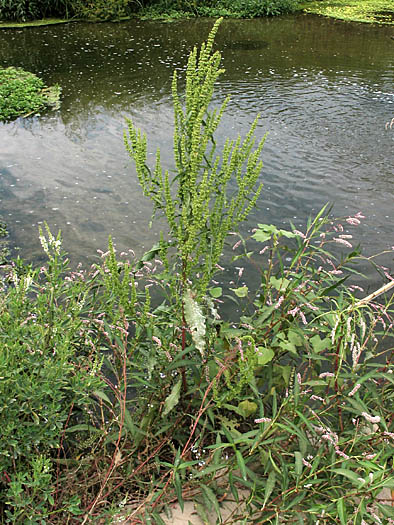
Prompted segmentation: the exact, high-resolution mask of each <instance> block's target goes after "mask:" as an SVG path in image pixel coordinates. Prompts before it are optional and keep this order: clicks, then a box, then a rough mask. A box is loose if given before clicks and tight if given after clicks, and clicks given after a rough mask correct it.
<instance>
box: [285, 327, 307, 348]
mask: <svg viewBox="0 0 394 525" xmlns="http://www.w3.org/2000/svg"><path fill="white" fill-rule="evenodd" d="M287 337H288V339H289V341H290V343H292V344H293V345H295V346H302V345H303V343H304V340H303V338H302V337H301V335H300V334H299V333H297V332H295V331H294V330H289V332H288V334H287Z"/></svg>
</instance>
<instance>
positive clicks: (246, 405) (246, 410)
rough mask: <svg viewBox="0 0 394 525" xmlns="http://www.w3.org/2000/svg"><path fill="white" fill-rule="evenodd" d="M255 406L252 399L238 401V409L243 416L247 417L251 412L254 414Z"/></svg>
mask: <svg viewBox="0 0 394 525" xmlns="http://www.w3.org/2000/svg"><path fill="white" fill-rule="evenodd" d="M257 408H258V407H257V404H256V403H254V402H253V401H248V400H247V399H245V401H241V402H240V403H238V409H239V410H240V412H241V414H242V415H243V416H244V417H249V416H251V415H252V414H254V413H255V412H256V410H257Z"/></svg>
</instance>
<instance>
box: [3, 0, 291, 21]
mask: <svg viewBox="0 0 394 525" xmlns="http://www.w3.org/2000/svg"><path fill="white" fill-rule="evenodd" d="M297 6H298V0H198V1H196V0H41V1H40V2H27V1H26V0H16V1H13V2H9V1H8V0H0V20H3V21H8V20H11V21H16V22H26V21H29V20H40V19H43V18H48V17H61V18H65V19H71V18H82V19H86V20H119V19H121V18H123V17H128V16H132V15H134V14H137V16H143V17H146V18H179V17H193V16H214V17H216V16H232V17H239V18H254V17H259V16H274V15H280V14H283V13H289V12H292V11H295V10H296V9H297Z"/></svg>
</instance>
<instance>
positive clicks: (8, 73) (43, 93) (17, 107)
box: [0, 67, 61, 121]
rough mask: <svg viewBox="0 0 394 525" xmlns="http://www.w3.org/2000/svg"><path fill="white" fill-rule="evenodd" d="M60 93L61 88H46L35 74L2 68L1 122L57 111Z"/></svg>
mask: <svg viewBox="0 0 394 525" xmlns="http://www.w3.org/2000/svg"><path fill="white" fill-rule="evenodd" d="M60 92H61V89H60V86H58V85H55V86H52V87H45V84H44V82H43V80H41V79H40V78H38V77H37V76H36V75H34V73H30V72H28V71H24V70H23V69H21V68H16V67H7V68H0V121H2V120H3V121H7V120H13V119H16V118H18V117H27V116H29V115H33V114H34V113H37V112H39V111H42V110H44V109H47V108H53V109H57V108H58V107H59V104H60Z"/></svg>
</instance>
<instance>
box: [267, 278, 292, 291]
mask: <svg viewBox="0 0 394 525" xmlns="http://www.w3.org/2000/svg"><path fill="white" fill-rule="evenodd" d="M270 284H272V286H273V287H274V288H275V290H278V292H283V291H285V290H286V289H287V288H288V286H289V284H290V281H289V279H284V278H280V279H277V278H276V277H274V276H272V277H271V278H270Z"/></svg>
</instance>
